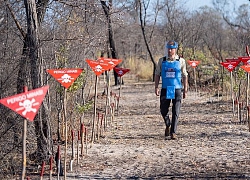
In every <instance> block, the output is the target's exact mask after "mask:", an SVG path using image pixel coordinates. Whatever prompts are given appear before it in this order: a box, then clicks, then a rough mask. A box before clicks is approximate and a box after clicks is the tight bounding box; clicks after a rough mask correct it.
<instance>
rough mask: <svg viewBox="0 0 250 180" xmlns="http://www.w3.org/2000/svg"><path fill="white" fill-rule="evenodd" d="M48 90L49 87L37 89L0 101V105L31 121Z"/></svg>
mask: <svg viewBox="0 0 250 180" xmlns="http://www.w3.org/2000/svg"><path fill="white" fill-rule="evenodd" d="M48 89H49V86H44V87H41V88H37V89H34V90H31V91H27V92H24V93H20V94H17V95H14V96H10V97H7V98H4V99H0V103H2V104H3V105H4V106H6V107H8V108H10V109H11V110H13V111H15V112H16V113H18V114H20V115H21V116H23V117H25V118H26V119H28V120H30V121H33V120H34V118H35V116H36V114H37V112H38V110H39V108H40V106H41V104H42V101H43V99H44V97H45V95H46V94H47V91H48Z"/></svg>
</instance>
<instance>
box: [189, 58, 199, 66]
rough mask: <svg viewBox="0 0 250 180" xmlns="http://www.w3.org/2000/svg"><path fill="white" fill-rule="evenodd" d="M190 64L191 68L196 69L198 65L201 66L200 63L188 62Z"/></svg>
mask: <svg viewBox="0 0 250 180" xmlns="http://www.w3.org/2000/svg"><path fill="white" fill-rule="evenodd" d="M188 63H189V65H190V66H191V67H193V68H196V66H198V64H200V61H191V60H188Z"/></svg>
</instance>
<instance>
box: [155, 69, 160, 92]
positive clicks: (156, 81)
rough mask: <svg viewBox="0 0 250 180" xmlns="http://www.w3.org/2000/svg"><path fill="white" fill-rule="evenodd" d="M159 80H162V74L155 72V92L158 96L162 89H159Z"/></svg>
mask: <svg viewBox="0 0 250 180" xmlns="http://www.w3.org/2000/svg"><path fill="white" fill-rule="evenodd" d="M159 82H160V76H159V75H157V74H155V94H156V96H159V93H160V90H159V87H158V86H159Z"/></svg>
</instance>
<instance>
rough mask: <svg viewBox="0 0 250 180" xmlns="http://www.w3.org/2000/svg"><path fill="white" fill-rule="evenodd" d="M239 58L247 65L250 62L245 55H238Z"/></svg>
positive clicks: (249, 58)
mask: <svg viewBox="0 0 250 180" xmlns="http://www.w3.org/2000/svg"><path fill="white" fill-rule="evenodd" d="M238 59H239V60H241V61H242V62H243V64H245V65H247V64H250V57H249V56H246V57H238Z"/></svg>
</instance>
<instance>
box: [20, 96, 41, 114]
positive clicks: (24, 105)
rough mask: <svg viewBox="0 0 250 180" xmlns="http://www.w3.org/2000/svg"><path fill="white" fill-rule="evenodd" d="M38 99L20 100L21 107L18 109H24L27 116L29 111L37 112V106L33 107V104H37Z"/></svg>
mask: <svg viewBox="0 0 250 180" xmlns="http://www.w3.org/2000/svg"><path fill="white" fill-rule="evenodd" d="M35 102H36V100H35V99H34V98H33V99H32V100H29V99H26V100H24V101H23V102H19V106H21V107H20V108H18V109H17V111H18V110H23V109H24V111H23V112H22V114H23V115H24V116H25V115H26V113H27V112H34V113H35V112H36V111H37V110H36V109H35V108H32V106H34V105H35Z"/></svg>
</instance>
